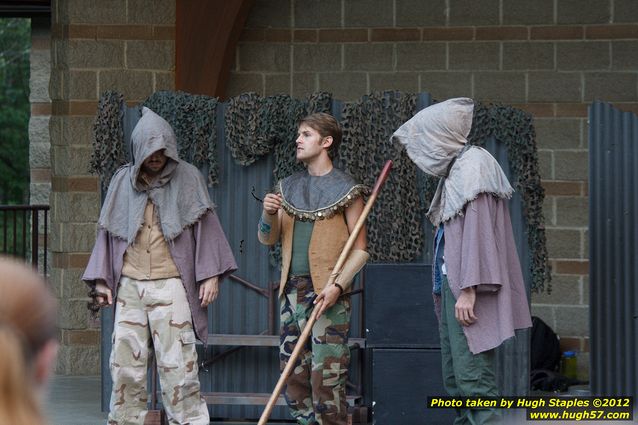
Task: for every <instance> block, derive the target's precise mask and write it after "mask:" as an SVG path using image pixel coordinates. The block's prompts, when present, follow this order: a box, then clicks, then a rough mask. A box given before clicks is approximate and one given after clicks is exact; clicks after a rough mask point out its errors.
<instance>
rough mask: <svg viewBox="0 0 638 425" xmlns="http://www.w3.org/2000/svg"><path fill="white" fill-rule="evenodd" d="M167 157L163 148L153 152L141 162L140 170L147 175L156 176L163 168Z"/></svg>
mask: <svg viewBox="0 0 638 425" xmlns="http://www.w3.org/2000/svg"><path fill="white" fill-rule="evenodd" d="M166 161H168V157H167V156H166V155H165V154H164V149H161V150H158V151H155V152H153V153H152V154H151V155H150V156H148V157H147V158H146V159H145V160H144V162H143V163H142V171H143V172H144V174H146V175H147V176H149V177H157V176H158V175H159V173H160V172H161V171H162V170H163V169H164V166H165V165H166Z"/></svg>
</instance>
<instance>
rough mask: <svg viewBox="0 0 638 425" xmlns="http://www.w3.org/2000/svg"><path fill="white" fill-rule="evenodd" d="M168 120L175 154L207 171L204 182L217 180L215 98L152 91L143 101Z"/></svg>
mask: <svg viewBox="0 0 638 425" xmlns="http://www.w3.org/2000/svg"><path fill="white" fill-rule="evenodd" d="M144 106H146V107H148V108H149V109H151V110H153V111H154V112H155V113H157V114H158V115H160V116H161V117H162V118H164V119H165V120H166V121H168V122H169V123H170V124H171V126H172V127H173V130H174V131H175V136H176V137H177V146H178V149H179V157H180V158H181V159H183V160H184V161H187V162H190V163H191V164H193V165H195V166H196V167H197V168H199V169H207V170H208V184H209V185H215V184H217V183H219V175H218V171H219V167H218V164H217V98H216V97H210V96H202V95H193V94H189V93H184V92H181V91H178V92H172V91H159V92H155V93H154V94H153V95H151V96H150V97H149V98H148V99H146V101H145V102H144Z"/></svg>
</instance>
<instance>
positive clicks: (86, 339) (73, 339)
mask: <svg viewBox="0 0 638 425" xmlns="http://www.w3.org/2000/svg"><path fill="white" fill-rule="evenodd" d="M60 333H61V335H60V342H61V343H62V344H64V345H99V344H100V331H98V330H67V329H62V330H61V331H60Z"/></svg>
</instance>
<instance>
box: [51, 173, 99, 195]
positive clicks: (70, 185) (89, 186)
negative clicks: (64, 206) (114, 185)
mask: <svg viewBox="0 0 638 425" xmlns="http://www.w3.org/2000/svg"><path fill="white" fill-rule="evenodd" d="M50 181H51V190H53V191H54V192H97V191H98V190H99V188H100V179H99V177H59V176H56V177H53V178H52V179H50Z"/></svg>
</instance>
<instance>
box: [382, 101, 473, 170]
mask: <svg viewBox="0 0 638 425" xmlns="http://www.w3.org/2000/svg"><path fill="white" fill-rule="evenodd" d="M473 112H474V101H473V100H472V99H469V98H467V97H459V98H455V99H448V100H446V101H444V102H440V103H436V104H434V105H432V106H428V107H427V108H425V109H423V110H422V111H420V112H419V113H417V114H416V115H415V116H413V117H412V118H410V119H409V120H408V121H406V122H405V123H404V124H403V125H402V126H401V127H399V129H398V130H397V131H395V132H394V135H393V137H394V138H396V139H397V140H398V141H399V142H400V143H401V144H402V145H403V146H405V149H406V152H407V154H408V156H409V157H410V159H411V160H412V161H413V162H414V163H415V164H416V165H417V167H419V168H420V169H421V170H423V171H424V172H425V173H427V174H429V175H432V176H436V177H445V176H446V175H447V172H448V167H449V165H450V164H451V163H452V161H453V160H454V158H455V157H456V156H457V155H458V153H459V152H460V151H461V149H463V147H464V146H465V144H466V143H467V136H468V134H469V133H470V129H471V128H472V114H473Z"/></svg>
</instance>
